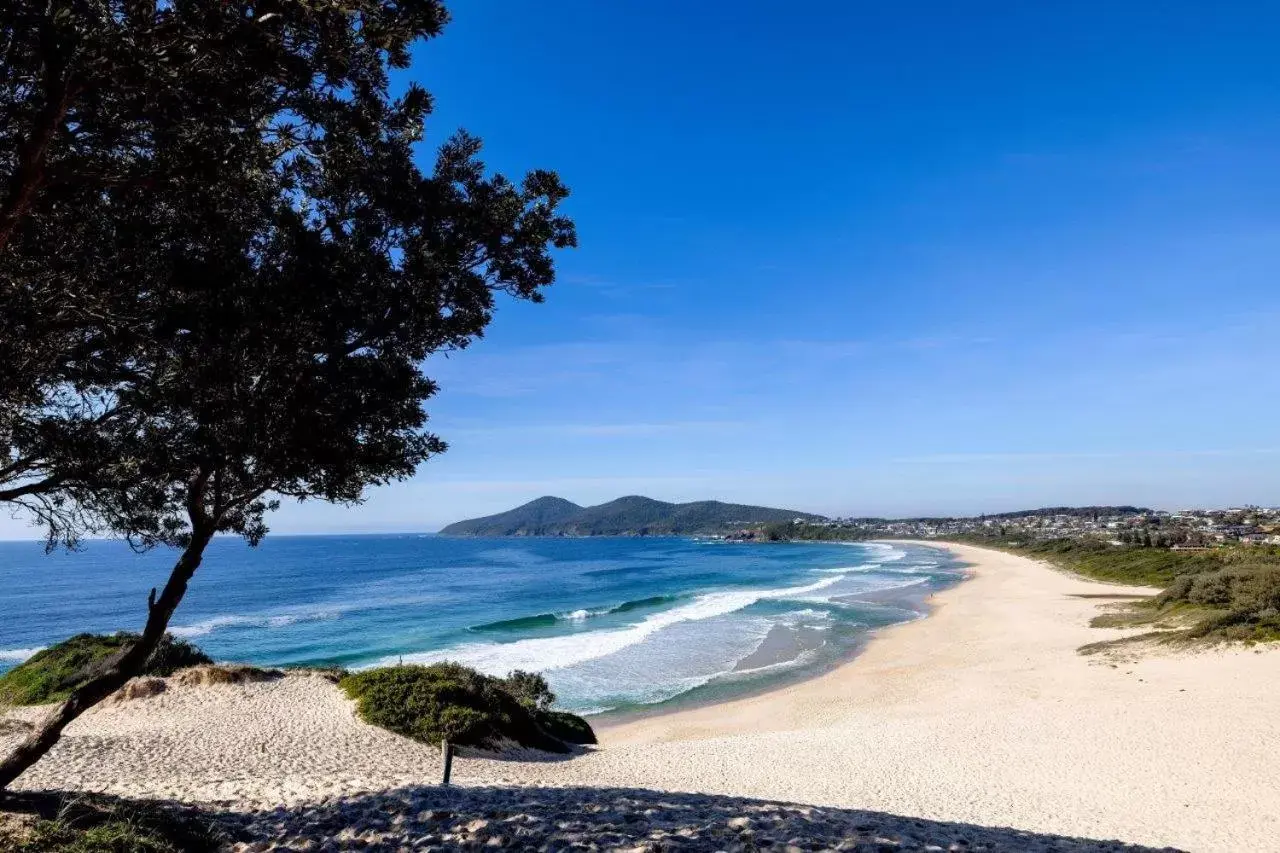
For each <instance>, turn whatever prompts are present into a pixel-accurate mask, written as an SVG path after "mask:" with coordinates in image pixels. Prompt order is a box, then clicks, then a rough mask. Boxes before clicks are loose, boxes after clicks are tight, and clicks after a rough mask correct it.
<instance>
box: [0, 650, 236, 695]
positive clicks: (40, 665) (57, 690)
mask: <svg viewBox="0 0 1280 853" xmlns="http://www.w3.org/2000/svg"><path fill="white" fill-rule="evenodd" d="M137 639H138V635H137V634H128V633H118V634H77V635H75V636H74V637H71V638H70V639H68V640H64V641H62V642H61V643H58V644H57V645H55V646H50V647H49V648H47V649H44V650H42V651H39V652H37V653H36V654H35V655H34V656H33V657H31V658H30V659H29V660H27V661H25V662H23V663H21V664H19V665H18V666H16V667H14V668H13V669H11V670H9V671H8V672H6V673H5V674H4V675H0V703H4V704H9V705H39V704H42V703H44V702H61V701H62V700H64V699H66V698H67V697H68V696H70V695H71V691H73V690H75V689H76V688H77V687H79V686H80V685H81V684H83V683H84V682H85V681H88V680H89V679H90V678H92V677H93V676H95V675H97V674H98V673H100V672H102V671H103V670H104V669H105V668H106V666H107V665H108V663H109V662H110V661H111V660H112V659H113V658H114V657H115V656H117V655H119V654H122V653H123V652H124V650H125V648H127V647H128V646H129V645H130V644H131V643H134V642H136V641H137ZM207 663H213V660H212V659H211V658H210V657H209V656H208V655H206V654H205V653H204V652H202V651H200V650H199V649H198V648H196V647H195V646H193V645H192V644H190V643H188V642H186V641H184V640H179V639H176V638H174V637H173V636H171V635H169V634H165V635H164V637H162V638H161V640H160V644H159V645H158V646H157V647H156V650H155V651H154V652H152V653H151V656H150V657H149V658H147V663H146V665H145V666H144V667H143V672H142V673H141V674H142V675H153V676H160V677H164V676H168V675H172V674H173V673H174V672H175V671H177V670H179V669H182V668H184V667H188V666H195V665H197V664H207Z"/></svg>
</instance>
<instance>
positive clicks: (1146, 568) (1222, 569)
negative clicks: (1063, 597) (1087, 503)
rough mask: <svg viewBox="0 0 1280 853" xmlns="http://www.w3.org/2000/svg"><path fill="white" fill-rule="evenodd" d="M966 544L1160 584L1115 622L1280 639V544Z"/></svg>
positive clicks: (982, 540) (1210, 635) (1194, 634)
mask: <svg viewBox="0 0 1280 853" xmlns="http://www.w3.org/2000/svg"><path fill="white" fill-rule="evenodd" d="M959 539H960V541H967V542H971V543H972V544H975V545H981V546H983V547H997V548H1001V549H1002V550H1006V551H1011V552H1013V553H1016V554H1021V555H1023V556H1027V557H1032V558H1034V559H1040V560H1045V561H1047V562H1049V563H1052V564H1053V565H1056V566H1059V567H1061V568H1064V569H1067V570H1069V571H1073V572H1076V573H1078V574H1081V575H1084V576H1086V577H1090V578H1095V579H1097V580H1102V581H1108V582H1111V583H1120V584H1131V585H1138V586H1151V587H1158V588H1160V591H1159V592H1158V593H1156V594H1154V595H1153V596H1152V597H1151V598H1150V599H1146V600H1142V601H1136V602H1133V603H1132V604H1130V605H1129V607H1128V610H1129V612H1128V614H1126V617H1127V618H1120V619H1117V618H1115V617H1112V618H1110V619H1109V620H1108V622H1109V624H1125V623H1126V622H1127V623H1128V624H1133V625H1152V626H1161V625H1163V626H1167V627H1169V628H1172V629H1175V630H1176V632H1177V635H1178V636H1185V637H1188V638H1192V639H1219V640H1242V641H1246V642H1264V641H1272V640H1280V547H1276V546H1249V545H1244V546H1231V547H1222V548H1211V549H1205V550H1172V549H1169V548H1155V547H1144V546H1140V545H1113V544H1109V543H1107V542H1103V541H1100V540H1098V539H1093V538H1078V539H1076V538H1073V539H1051V540H1048V541H1044V542H1032V543H1027V542H1023V541H1020V540H1014V539H1008V538H1003V537H998V536H986V537H984V536H970V537H961V538H959Z"/></svg>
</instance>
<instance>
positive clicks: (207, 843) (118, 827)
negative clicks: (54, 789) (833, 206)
mask: <svg viewBox="0 0 1280 853" xmlns="http://www.w3.org/2000/svg"><path fill="white" fill-rule="evenodd" d="M226 840H227V838H226V833H225V832H223V831H222V830H221V829H220V828H219V827H217V826H216V825H215V824H214V823H213V822H212V821H209V820H206V819H202V818H201V817H199V816H197V812H196V811H195V810H193V809H183V808H180V807H175V806H173V804H166V803H159V802H148V801H133V800H127V799H122V798H118V797H110V796H101V795H94V794H83V793H78V794H74V795H72V794H62V793H49V794H26V795H18V796H15V797H12V798H10V799H5V800H0V850H5V851H12V853H204V852H205V851H214V850H219V849H221V848H222V847H223V846H224V845H225V843H226Z"/></svg>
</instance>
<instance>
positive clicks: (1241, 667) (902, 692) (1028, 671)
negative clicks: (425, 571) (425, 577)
mask: <svg viewBox="0 0 1280 853" xmlns="http://www.w3.org/2000/svg"><path fill="white" fill-rule="evenodd" d="M913 544H915V543H913ZM935 547H943V548H946V549H947V550H949V551H951V552H952V553H953V554H956V555H957V556H958V557H960V558H961V559H962V560H963V561H964V562H966V563H969V564H970V565H969V566H968V567H967V568H968V571H969V574H970V577H969V579H968V580H966V581H963V582H961V583H959V584H957V585H956V586H953V587H951V588H949V589H946V590H943V591H941V592H938V593H937V594H935V595H934V596H933V600H932V602H931V606H932V607H933V611H932V613H931V614H930V615H929V616H928V617H927V618H923V619H917V620H915V621H912V622H907V623H902V624H898V625H894V626H891V627H889V628H886V629H882V630H881V631H879V632H878V633H877V634H876V635H875V637H874V638H873V639H872V641H871V642H870V643H869V644H868V646H867V647H866V649H865V650H864V651H863V652H862V653H861V654H859V655H857V656H856V657H854V658H853V659H852V660H851V661H849V662H846V663H844V664H842V665H840V666H838V667H836V668H834V669H832V670H830V671H828V672H826V673H824V674H821V675H818V676H816V677H814V678H810V679H806V680H803V681H800V682H798V683H795V684H791V685H786V686H782V687H780V688H778V689H776V690H770V691H767V692H765V693H762V694H759V695H755V696H749V697H740V698H735V699H731V700H728V701H725V702H719V703H715V704H711V705H707V706H705V707H700V708H691V709H683V710H672V711H671V712H669V713H663V714H657V715H653V716H650V717H646V718H645V719H640V720H633V721H628V722H625V723H621V724H618V725H608V726H600V727H599V730H598V734H599V736H600V741H601V746H600V747H599V748H597V749H592V750H586V751H584V752H583V753H582V754H579V755H577V756H575V757H572V758H568V759H565V758H556V759H552V758H550V757H547V756H530V755H522V756H510V757H509V758H508V759H506V760H499V759H495V758H493V757H480V756H475V755H472V756H462V757H459V758H458V759H457V760H456V761H455V763H454V781H455V785H456V790H457V791H459V792H460V793H459V796H473V795H474V796H481V789H485V790H490V789H492V788H493V786H498V790H500V791H503V792H508V793H504V794H503V795H502V796H504V797H505V796H511V797H517V798H518V797H521V796H524V797H529V798H534V799H537V798H545V797H546V796H551V795H548V794H546V793H545V792H548V791H559V792H570V791H572V792H575V793H573V794H572V795H571V798H576V800H577V801H580V802H581V803H582V804H583V806H582V808H584V809H588V810H589V809H593V808H596V805H598V804H600V803H604V802H612V801H613V798H616V797H619V796H624V795H623V794H619V793H618V792H620V791H621V792H626V793H625V796H630V797H633V798H637V797H638V798H639V799H640V800H642V801H644V802H647V803H650V804H652V803H655V802H656V803H658V804H659V805H658V806H656V808H658V809H659V811H660V810H661V809H662V808H663V806H661V803H663V802H668V801H671V802H674V801H682V802H692V800H690V799H689V798H691V797H694V796H695V795H694V794H682V793H669V792H696V797H699V798H701V800H699V802H704V803H705V801H707V800H708V798H712V799H714V798H716V797H719V798H722V799H723V798H734V799H733V800H732V803H734V804H737V805H733V806H732V807H733V808H738V809H742V810H744V811H746V812H750V811H752V810H753V809H756V808H759V807H760V806H758V805H751V803H752V802H753V801H755V800H761V801H769V802H772V803H804V804H808V805H806V806H804V807H802V808H803V809H808V808H810V807H814V811H815V812H817V811H818V810H821V809H827V810H831V809H836V810H849V809H853V810H859V814H871V815H879V816H880V817H881V818H885V817H886V816H888V818H891V819H893V820H899V818H896V817H893V816H906V818H904V819H901V820H900V825H902V826H909V825H913V824H912V822H913V821H914V822H915V823H914V825H916V826H919V825H920V822H921V821H924V822H932V823H933V824H934V825H937V826H944V825H945V826H946V827H952V828H954V827H960V828H961V829H959V830H955V831H956V832H960V833H962V835H967V836H968V837H969V838H971V839H973V838H979V837H981V832H982V831H984V830H979V829H977V827H1015V828H1016V829H1017V830H1019V831H1024V832H1029V833H1038V834H1042V836H1038V837H1045V838H1049V837H1051V836H1052V837H1055V838H1056V837H1060V836H1067V837H1069V838H1082V837H1083V838H1094V839H1109V838H1118V839H1121V840H1123V841H1125V842H1129V843H1136V844H1144V845H1151V846H1153V847H1163V846H1173V847H1177V848H1181V849H1185V850H1194V851H1217V850H1227V849H1239V850H1275V851H1280V764H1278V763H1277V762H1276V760H1275V759H1276V752H1275V749H1276V748H1275V746H1274V745H1275V744H1276V743H1280V694H1277V692H1276V691H1275V689H1274V685H1275V684H1277V683H1280V645H1272V646H1271V647H1269V648H1265V649H1264V648H1257V649H1249V648H1243V647H1238V646H1237V647H1219V648H1210V649H1202V650H1199V651H1194V652H1188V651H1169V652H1167V653H1160V654H1148V655H1146V656H1143V657H1138V658H1134V657H1131V656H1126V655H1110V656H1106V655H1092V656H1085V655H1081V654H1079V653H1078V652H1077V649H1078V648H1079V647H1080V646H1082V645H1085V644H1087V643H1090V642H1096V641H1098V640H1101V639H1110V638H1116V637H1122V636H1125V635H1126V634H1131V633H1136V632H1135V631H1134V630H1132V629H1128V630H1122V629H1111V628H1106V629H1104V628H1091V627H1089V624H1088V623H1089V619H1090V618H1091V617H1092V616H1093V615H1096V614H1097V613H1098V612H1099V610H1098V608H1099V605H1100V604H1103V603H1104V602H1105V601H1106V600H1107V599H1111V600H1116V599H1118V598H1119V597H1121V596H1124V595H1134V594H1145V593H1149V592H1150V590H1147V589H1146V588H1141V587H1137V588H1135V587H1124V586H1116V585H1109V584H1100V583H1095V582H1092V581H1088V580H1085V579H1082V578H1079V577H1076V576H1072V575H1067V574H1064V573H1061V572H1058V571H1056V570H1053V569H1051V568H1049V567H1047V566H1045V565H1043V564H1040V563H1036V562H1033V561H1031V560H1028V559H1026V558H1023V557H1018V556H1014V555H1010V554H1005V553H1001V552H996V551H987V550H984V549H979V548H975V547H972V546H961V545H951V544H947V543H937V545H936V546H935ZM1100 594H1101V595H1104V596H1105V598H1097V597H1094V596H1097V595H1100ZM26 710H32V709H26ZM3 740H4V738H3V737H2V736H0V741H3ZM0 746H3V744H0ZM438 773H439V750H438V749H436V748H434V747H431V746H428V745H426V744H422V743H417V742H414V741H409V740H406V739H404V738H401V737H399V736H397V735H393V734H391V733H389V732H386V731H384V730H381V729H377V728H374V727H372V726H368V725H365V724H364V723H362V722H360V721H359V720H358V719H356V717H355V715H354V713H353V703H352V702H351V701H350V700H348V699H346V698H345V697H344V696H343V695H342V694H341V691H340V690H339V689H338V688H337V687H335V686H334V685H333V684H331V683H329V682H327V681H325V680H324V679H322V678H320V677H318V676H306V675H298V676H288V677H285V678H283V679H280V680H278V681H273V682H265V683H256V684H247V685H218V686H208V687H201V688H190V689H184V688H178V689H174V690H168V691H165V692H163V693H161V694H159V695H157V696H153V697H151V698H147V699H139V700H133V701H128V702H118V703H104V706H103V707H100V708H96V709H94V710H93V711H90V712H89V713H87V714H86V715H85V716H84V717H83V718H81V719H80V720H77V721H76V722H74V723H73V724H72V725H71V726H70V727H68V729H67V732H66V736H65V737H64V739H63V741H62V742H60V743H59V744H58V745H57V746H56V747H55V748H54V750H53V751H52V752H51V753H50V755H49V756H48V757H47V758H46V759H45V760H44V761H42V762H41V763H40V764H38V765H36V767H35V768H33V769H32V771H30V772H29V773H28V774H27V775H24V776H23V777H22V779H21V780H20V784H19V785H18V786H17V787H19V788H75V789H79V790H89V791H102V792H107V793H111V794H119V795H124V796H133V797H159V798H169V799H177V800H181V801H185V802H196V803H205V804H214V805H216V806H218V807H219V808H227V809H232V810H236V811H252V810H255V809H256V810H266V811H268V812H269V811H270V810H272V809H276V808H286V809H288V808H292V809H297V810H299V813H303V814H305V813H308V812H307V809H309V808H311V807H310V806H308V805H307V804H316V803H321V804H330V805H332V804H336V803H346V802H352V801H366V800H368V801H370V802H374V801H377V802H381V799H379V798H383V799H385V798H386V797H389V796H390V797H394V796H399V795H398V794H397V793H396V792H398V791H399V792H403V791H408V790H412V791H417V792H419V793H416V794H414V795H413V805H412V808H411V813H412V814H418V813H419V811H420V810H421V809H422V808H423V807H430V806H423V805H422V804H423V803H426V802H428V801H431V800H432V798H438V797H443V796H445V794H447V793H448V792H444V791H441V789H439V788H438V787H435V785H434V783H435V782H437V781H438V778H439V777H438ZM522 791H523V792H525V793H523V794H522V793H520V792H522ZM466 792H470V793H466ZM486 796H487V795H486ZM554 796H566V797H568V796H570V795H569V794H567V793H566V794H563V795H561V794H556V795H554ZM371 798H372V799H371ZM664 798H665V799H664ZM681 798H683V799H681ZM743 798H752V799H743ZM726 802H727V801H726ZM593 804H595V805H593ZM645 808H649V809H652V808H655V806H653V805H649V806H645ZM698 808H699V809H702V811H697V812H696V813H693V814H691V816H690V818H689V820H690V821H691V823H690V824H689V826H695V825H697V826H702V825H703V823H702V822H705V819H704V818H702V817H699V815H702V814H708V813H709V812H707V811H706V809H708V808H711V806H708V805H703V806H698ZM650 813H651V812H644V814H650ZM619 820H621V818H619ZM611 825H612V824H611ZM947 831H948V832H950V831H952V830H950V829H948V830H947ZM939 837H941V836H939ZM952 840H954V836H952ZM950 843H951V842H950V841H947V842H946V844H950ZM946 844H944V845H943V849H946ZM709 849H710V848H709ZM716 849H718V848H716ZM999 849H1008V850H1021V849H1039V848H1033V847H1029V846H1018V845H1017V844H1016V843H1014V842H1010V846H1007V847H1004V848H999ZM1044 849H1064V848H1062V847H1054V848H1048V847H1045V848H1044ZM1065 849H1073V848H1071V847H1067V848H1065ZM1074 849H1081V848H1074Z"/></svg>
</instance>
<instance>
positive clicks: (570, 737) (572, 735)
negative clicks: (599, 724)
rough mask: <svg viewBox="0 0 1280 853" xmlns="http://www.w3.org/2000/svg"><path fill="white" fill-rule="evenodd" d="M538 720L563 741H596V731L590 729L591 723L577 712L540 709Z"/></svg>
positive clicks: (583, 742) (582, 742)
mask: <svg viewBox="0 0 1280 853" xmlns="http://www.w3.org/2000/svg"><path fill="white" fill-rule="evenodd" d="M538 722H539V723H541V724H542V727H543V728H544V729H546V730H547V731H548V732H550V733H551V734H553V735H555V736H556V737H558V738H560V740H562V741H564V742H565V743H578V744H585V743H596V733H595V732H594V731H592V730H591V724H590V723H588V722H587V721H586V720H584V719H582V718H581V717H579V716H578V715H577V714H569V713H566V712H564V711H540V712H538Z"/></svg>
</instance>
